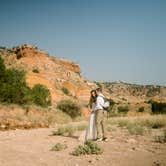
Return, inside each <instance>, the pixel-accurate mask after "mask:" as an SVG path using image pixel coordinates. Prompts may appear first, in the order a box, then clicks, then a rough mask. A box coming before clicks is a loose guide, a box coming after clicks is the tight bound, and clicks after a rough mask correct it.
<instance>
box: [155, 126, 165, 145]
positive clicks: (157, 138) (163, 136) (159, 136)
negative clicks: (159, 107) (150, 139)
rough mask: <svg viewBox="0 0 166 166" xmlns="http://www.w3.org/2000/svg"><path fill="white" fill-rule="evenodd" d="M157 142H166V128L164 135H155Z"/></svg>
mask: <svg viewBox="0 0 166 166" xmlns="http://www.w3.org/2000/svg"><path fill="white" fill-rule="evenodd" d="M155 142H158V143H165V142H166V129H165V130H164V131H163V134H162V135H158V136H155Z"/></svg>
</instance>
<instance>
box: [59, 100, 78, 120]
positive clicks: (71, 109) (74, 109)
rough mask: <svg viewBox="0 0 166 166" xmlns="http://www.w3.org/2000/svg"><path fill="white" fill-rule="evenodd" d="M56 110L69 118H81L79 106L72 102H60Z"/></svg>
mask: <svg viewBox="0 0 166 166" xmlns="http://www.w3.org/2000/svg"><path fill="white" fill-rule="evenodd" d="M57 108H58V109H60V110H61V111H63V112H65V113H66V114H68V115H69V116H70V117H71V118H76V117H78V116H81V111H80V105H78V104H77V103H76V102H74V101H72V100H61V101H60V102H59V103H58V105H57Z"/></svg>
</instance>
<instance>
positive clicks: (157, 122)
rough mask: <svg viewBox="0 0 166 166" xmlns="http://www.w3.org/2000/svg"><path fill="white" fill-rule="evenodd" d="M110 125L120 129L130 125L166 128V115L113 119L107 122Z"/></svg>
mask: <svg viewBox="0 0 166 166" xmlns="http://www.w3.org/2000/svg"><path fill="white" fill-rule="evenodd" d="M107 123H108V124H116V125H119V126H120V127H124V126H127V125H128V124H129V123H132V124H136V125H140V126H143V127H148V128H162V127H166V115H147V116H137V117H113V118H109V119H108V120H107Z"/></svg>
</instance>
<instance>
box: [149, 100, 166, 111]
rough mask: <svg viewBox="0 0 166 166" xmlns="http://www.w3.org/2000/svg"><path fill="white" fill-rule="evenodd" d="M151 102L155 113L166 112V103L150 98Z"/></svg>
mask: <svg viewBox="0 0 166 166" xmlns="http://www.w3.org/2000/svg"><path fill="white" fill-rule="evenodd" d="M149 103H150V104H151V106H152V113H153V114H166V103H161V102H156V101H153V100H150V101H149Z"/></svg>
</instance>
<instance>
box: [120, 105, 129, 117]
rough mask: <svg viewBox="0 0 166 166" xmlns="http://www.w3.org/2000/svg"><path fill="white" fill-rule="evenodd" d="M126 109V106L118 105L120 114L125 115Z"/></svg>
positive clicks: (127, 109)
mask: <svg viewBox="0 0 166 166" xmlns="http://www.w3.org/2000/svg"><path fill="white" fill-rule="evenodd" d="M128 111H129V108H128V106H119V107H118V113H119V114H120V115H126V114H127V112H128Z"/></svg>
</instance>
